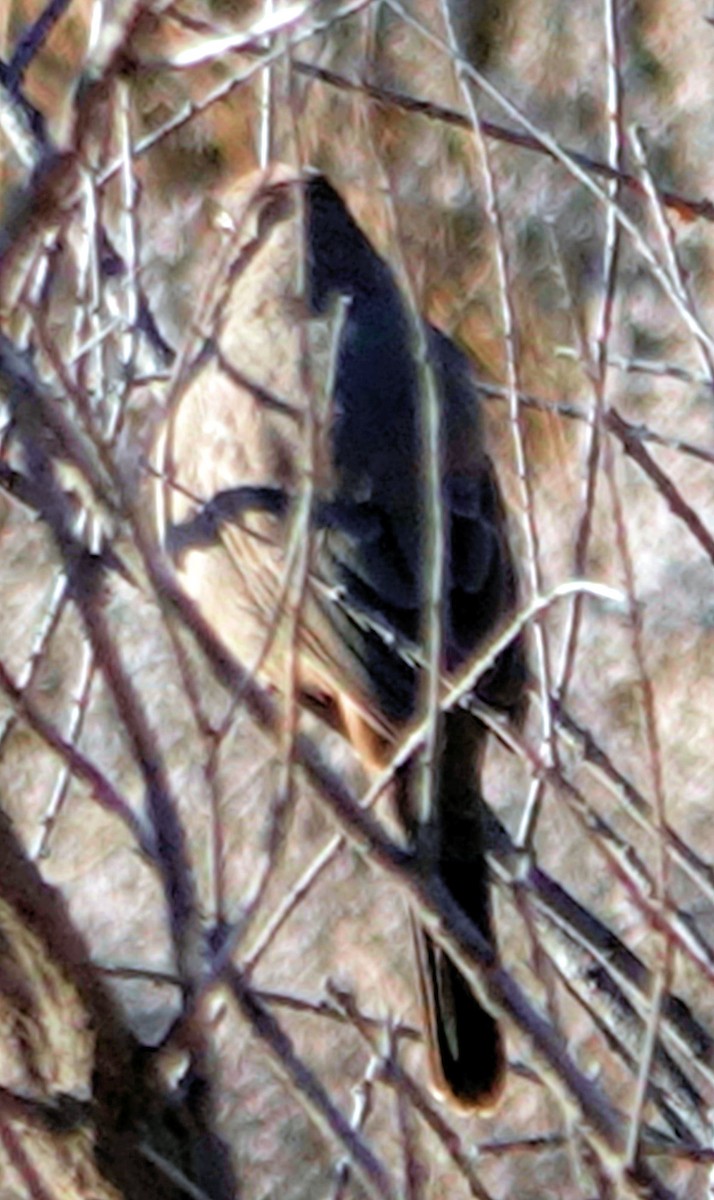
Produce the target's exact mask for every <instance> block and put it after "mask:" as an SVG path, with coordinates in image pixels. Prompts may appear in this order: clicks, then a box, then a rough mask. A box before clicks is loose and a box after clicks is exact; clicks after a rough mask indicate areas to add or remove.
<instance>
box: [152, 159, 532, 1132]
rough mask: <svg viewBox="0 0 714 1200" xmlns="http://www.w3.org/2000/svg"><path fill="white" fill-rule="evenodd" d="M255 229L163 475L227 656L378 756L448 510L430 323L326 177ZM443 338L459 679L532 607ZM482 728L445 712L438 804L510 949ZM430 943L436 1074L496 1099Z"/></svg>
mask: <svg viewBox="0 0 714 1200" xmlns="http://www.w3.org/2000/svg"><path fill="white" fill-rule="evenodd" d="M239 227H240V233H239V235H238V237H237V244H236V246H235V247H234V248H233V249H232V250H231V252H230V254H229V256H228V260H227V263H226V272H225V275H224V278H226V279H228V280H229V282H228V284H227V285H226V287H225V292H224V294H222V295H220V296H219V297H217V300H216V325H217V333H216V347H217V348H216V350H215V353H214V354H213V356H212V357H211V359H210V361H209V362H208V364H207V365H206V366H204V367H203V368H202V369H201V370H200V371H199V372H198V373H197V374H196V375H195V376H194V378H193V379H192V381H191V383H190V385H189V386H188V388H187V389H186V390H185V392H184V393H183V394H182V395H181V397H180V398H179V401H178V403H177V405H176V407H175V410H174V413H173V414H172V417H171V419H170V420H169V422H168V424H167V431H166V442H165V447H166V453H165V473H166V477H167V479H168V480H170V481H172V482H174V481H175V482H176V483H178V484H180V489H181V490H178V489H172V488H167V489H166V491H167V503H168V512H167V513H166V514H165V519H166V528H167V530H168V531H169V539H168V540H169V546H170V548H171V549H172V551H173V552H174V553H175V556H176V560H177V563H178V565H179V569H180V573H181V577H182V580H183V582H184V585H185V587H186V588H187V590H188V591H189V593H190V594H191V595H192V596H193V598H194V599H195V600H196V602H197V603H198V605H199V606H200V608H201V609H202V611H203V612H204V614H205V615H206V617H207V618H208V619H209V620H210V621H211V623H212V624H213V625H214V627H215V628H216V630H217V631H218V632H219V634H220V636H221V637H222V639H223V640H224V641H225V643H226V645H227V646H228V647H229V648H230V650H231V651H232V652H234V653H235V654H236V655H237V656H238V657H239V658H240V659H241V661H242V662H244V663H245V664H246V665H247V666H249V667H251V668H253V669H255V670H256V671H257V672H259V673H260V674H261V675H262V676H263V677H265V678H267V679H268V680H269V681H270V682H271V683H273V684H274V685H276V686H278V687H279V688H281V689H283V690H284V689H286V688H288V687H290V686H291V685H292V684H294V683H295V682H296V683H297V687H298V689H299V692H300V695H301V698H302V700H303V701H304V702H305V703H306V704H308V705H310V706H311V707H312V708H313V709H314V708H318V709H319V710H320V711H321V712H322V713H323V714H324V715H325V716H327V717H328V718H329V719H330V720H331V722H332V723H333V724H334V725H336V726H337V727H338V728H340V729H341V731H342V732H343V733H344V734H345V736H346V737H348V738H349V740H350V741H351V742H352V744H353V746H354V747H355V749H356V750H357V752H358V754H359V755H360V756H361V758H362V760H363V762H364V763H365V765H366V766H368V767H369V768H374V767H375V766H381V765H384V764H385V763H386V762H387V761H388V760H389V759H390V757H391V755H392V754H393V752H394V749H395V744H396V743H397V742H398V741H399V739H400V737H401V736H402V734H403V733H404V730H405V728H406V727H407V726H408V725H409V724H410V722H412V721H413V720H414V719H415V717H417V716H418V712H419V703H420V697H421V691H422V682H423V681H422V679H421V672H420V670H419V667H418V663H419V662H420V661H421V657H422V646H423V637H424V610H425V598H426V595H427V581H426V579H425V565H424V564H425V545H426V541H425V539H426V530H427V521H428V517H427V500H426V492H425V483H424V479H425V473H424V449H423V447H424V438H423V433H422V416H421V408H420V400H419V384H418V373H417V367H416V365H415V361H414V353H413V342H414V337H413V329H412V326H411V325H410V321H409V318H408V316H407V310H406V308H405V304H404V301H403V299H402V296H401V294H400V291H399V289H398V287H397V284H396V282H395V280H394V277H393V275H392V273H391V271H390V269H389V267H388V266H387V264H386V263H385V262H384V260H383V259H382V258H381V257H380V256H379V255H378V254H377V253H376V252H375V251H374V250H373V248H372V247H371V245H370V244H369V242H368V241H367V239H366V238H365V236H364V235H363V234H362V232H361V231H360V229H359V228H358V226H357V225H356V223H355V222H354V220H353V219H352V217H351V216H350V214H349V213H348V211H347V209H346V207H345V205H344V204H343V202H342V200H341V199H340V197H339V196H338V194H337V193H336V192H335V190H334V189H333V188H332V187H331V186H330V184H329V183H328V182H327V181H326V180H325V179H324V178H322V177H319V176H318V177H311V178H309V179H308V180H306V181H305V180H303V181H301V182H297V181H295V180H293V181H292V182H283V183H280V184H274V183H273V184H272V185H269V186H264V187H263V188H262V189H258V190H257V191H256V192H255V193H254V195H253V197H252V199H251V201H250V202H249V203H248V204H247V206H246V208H245V213H244V217H243V218H242V219H241V221H240V222H239ZM424 331H425V336H426V341H427V346H428V354H429V359H430V362H431V367H432V369H433V373H434V378H435V381H436V384H437V391H438V396H439V406H440V407H439V422H440V443H441V444H440V464H439V466H440V472H441V481H442V489H441V498H442V507H443V514H444V520H443V530H442V531H441V533H442V537H443V550H444V572H443V578H444V587H443V596H442V614H443V617H442V619H443V628H442V659H443V663H442V666H443V673H444V675H445V677H446V678H448V677H449V675H451V674H453V672H455V671H456V670H457V669H458V668H460V667H462V666H463V665H464V664H465V663H467V662H468V660H469V658H470V657H473V656H474V655H475V654H476V653H477V652H478V649H479V647H480V646H481V645H482V643H483V641H484V639H485V638H486V637H487V636H488V635H489V634H490V633H491V632H492V631H493V630H494V628H495V626H497V625H498V624H499V623H501V622H502V621H503V620H504V619H505V618H506V617H507V615H508V614H509V613H510V612H511V611H512V610H513V608H514V605H515V603H516V579H515V573H514V570H513V565H512V561H511V558H510V555H509V550H508V544H507V540H506V522H505V517H504V512H503V505H502V501H501V497H500V494H499V490H498V485H497V482H496V478H495V475H494V471H493V467H492V465H491V462H490V460H489V458H488V457H487V455H486V453H485V450H484V446H483V436H482V427H481V419H480V414H479V397H478V392H477V389H476V386H475V384H474V382H473V379H472V377H471V373H470V369H469V364H468V361H467V359H466V358H465V357H464V355H463V354H462V353H461V352H460V351H459V350H458V349H457V348H456V347H455V345H454V344H453V343H452V342H451V341H450V340H449V339H448V338H447V337H445V336H444V335H443V334H441V333H439V332H438V331H437V330H436V329H434V328H433V327H431V326H429V325H427V324H425V325H424ZM309 531H311V532H312V535H313V536H312V538H311V539H309V538H308V537H307V533H308V532H309ZM308 544H311V546H312V549H311V552H310V555H309V557H308V559H307V560H306V558H305V547H306V546H307V545H308ZM296 603H297V604H298V609H297V611H298V613H299V616H298V619H297V628H296V627H295V612H296ZM291 645H293V646H294V648H295V655H294V657H291V656H289V655H288V654H287V651H288V648H289V647H290V646H291ZM290 663H294V664H295V669H294V671H293V673H292V675H290V676H289V671H291V670H292V668H291V667H290V665H289V664H290ZM524 674H525V672H524V662H523V649H522V645H521V644H520V642H519V641H516V642H514V643H512V644H511V646H510V647H509V648H508V649H507V650H506V651H504V652H503V653H502V655H501V656H500V658H499V659H498V661H497V662H496V664H495V665H494V666H493V667H492V668H491V670H490V671H489V672H488V674H487V675H486V676H484V677H483V678H482V679H481V680H480V682H479V684H478V687H477V689H476V690H477V694H478V696H479V697H480V698H481V699H483V700H485V701H487V702H488V703H489V704H491V705H494V706H496V707H498V708H500V709H502V710H504V711H506V712H510V713H511V714H514V715H516V714H517V713H518V711H519V710H520V708H521V705H522V696H523V682H524ZM485 738H486V731H485V728H484V726H483V725H482V724H481V723H480V722H479V721H478V720H476V718H474V717H473V716H472V715H471V714H470V713H468V712H467V711H466V710H464V709H458V710H456V711H452V712H449V713H447V714H444V715H442V717H441V723H440V729H439V738H438V765H437V771H436V780H435V787H434V812H433V815H432V818H431V820H432V824H433V830H432V835H433V842H434V845H435V846H436V852H435V859H436V863H435V866H436V869H438V870H439V871H440V872H441V875H442V878H443V880H444V882H445V883H446V885H447V886H448V888H449V890H450V891H451V893H452V895H453V897H454V899H455V900H456V901H457V902H458V904H459V905H460V906H461V907H462V908H463V910H464V912H465V913H466V914H467V915H468V916H469V917H470V918H471V920H472V921H473V922H474V923H475V924H476V925H477V927H478V929H479V930H480V932H481V933H482V934H483V936H484V937H486V938H487V939H488V940H489V941H493V938H494V934H493V929H492V922H491V910H490V902H489V889H488V882H487V873H486V863H485V857H484V831H483V811H484V809H483V801H482V799H481V795H480V790H479V774H480V769H481V764H482V759H483V751H484V743H485ZM414 778H415V768H414V766H413V764H407V766H406V767H404V768H402V770H401V771H400V773H399V777H398V780H397V789H396V790H397V804H398V808H399V812H400V815H401V817H402V820H403V822H404V824H405V826H406V828H407V829H408V831H409V832H410V834H411V835H412V836H413V837H416V835H417V833H418V829H417V815H416V808H415V801H414V791H415V788H414ZM418 942H419V947H418V949H419V955H418V957H419V962H420V976H421V979H422V985H423V991H424V1002H425V1007H426V1010H427V1023H428V1030H427V1036H428V1041H429V1049H430V1061H431V1065H432V1072H433V1075H434V1079H435V1084H436V1086H437V1088H438V1089H439V1090H440V1092H441V1093H442V1094H444V1093H445V1094H446V1095H447V1096H448V1097H449V1098H450V1099H451V1100H452V1101H453V1102H454V1103H455V1104H457V1105H458V1106H460V1107H462V1108H465V1109H477V1108H484V1107H487V1106H488V1105H490V1104H491V1103H492V1102H493V1100H494V1099H495V1097H496V1095H497V1094H498V1092H499V1089H500V1086H501V1082H502V1076H503V1050H502V1043H501V1038H500V1034H499V1030H498V1027H497V1025H496V1022H495V1021H494V1019H493V1017H492V1016H491V1015H490V1013H488V1012H487V1011H485V1010H484V1008H483V1007H482V1006H481V1004H480V1003H479V1001H478V1000H477V999H476V998H475V996H474V995H473V992H472V990H471V988H470V987H469V985H468V984H467V983H466V981H465V980H464V978H463V976H462V975H461V974H460V972H459V971H458V970H457V969H456V967H454V966H453V964H452V963H451V961H450V960H449V958H448V957H447V956H446V955H445V954H444V953H443V952H442V951H441V950H440V949H439V947H437V946H436V945H435V944H434V942H433V941H432V940H431V939H430V938H429V937H428V936H427V935H426V934H425V933H424V932H423V931H421V930H420V931H419V932H418Z"/></svg>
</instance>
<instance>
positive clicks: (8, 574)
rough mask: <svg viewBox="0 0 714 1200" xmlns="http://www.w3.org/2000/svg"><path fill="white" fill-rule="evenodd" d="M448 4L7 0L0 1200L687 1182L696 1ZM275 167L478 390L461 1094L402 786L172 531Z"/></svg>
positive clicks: (696, 476) (706, 210)
mask: <svg viewBox="0 0 714 1200" xmlns="http://www.w3.org/2000/svg"><path fill="white" fill-rule="evenodd" d="M445 2H446V0H409V4H408V6H407V5H405V6H404V7H403V6H402V3H401V0H382V2H379V0H361V2H360V0H354V2H352V3H349V2H346V3H344V4H342V3H337V2H335V0H323V2H322V3H313V2H311V0H307V2H306V3H298V4H295V5H289V6H288V5H284V4H282V3H281V4H276V5H275V6H272V5H266V9H265V11H262V10H260V9H259V8H258V7H257V6H255V7H254V6H250V5H246V4H241V3H240V2H239V0H176V2H175V3H173V4H171V3H166V2H164V0H104V3H102V0H52V2H51V3H48V4H47V5H44V4H43V3H41V2H40V0H5V3H4V4H1V5H0V60H1V62H0V172H1V173H0V188H1V189H2V201H3V219H4V224H3V228H2V234H1V237H0V386H1V388H2V393H3V426H2V431H1V432H0V448H1V451H2V453H1V455H0V803H1V805H2V810H3V817H2V821H3V823H2V825H1V826H0V833H1V835H2V841H0V1198H1V1200H20V1197H22V1198H23V1200H24V1198H31V1200H38V1198H42V1200H44V1198H52V1200H56V1198H57V1197H59V1196H70V1197H90V1196H91V1197H105V1196H106V1197H115V1196H125V1197H131V1198H132V1200H133V1198H134V1197H137V1198H138V1197H143V1196H152V1197H153V1196H163V1195H166V1196H170V1197H172V1198H173V1197H181V1196H186V1197H211V1198H218V1197H220V1198H221V1200H223V1198H226V1200H227V1198H228V1197H232V1196H236V1197H238V1196H240V1197H242V1198H245V1200H253V1198H255V1200H258V1198H259V1197H267V1196H280V1197H282V1198H283V1200H307V1197H310V1198H311V1200H312V1198H317V1197H325V1198H328V1197H329V1198H331V1200H338V1198H341V1200H342V1198H344V1200H347V1198H348V1197H355V1198H356V1197H361V1196H363V1195H372V1196H379V1197H382V1196H384V1197H391V1196H394V1197H396V1196H402V1195H403V1196H405V1197H407V1198H408V1200H436V1198H438V1197H444V1198H446V1197H448V1198H451V1197H460V1196H467V1195H473V1196H476V1197H489V1198H492V1200H506V1198H514V1200H515V1198H516V1197H517V1198H518V1200H536V1198H541V1197H544V1196H552V1197H559V1198H561V1197H562V1198H563V1200H580V1198H582V1200H590V1198H591V1197H594V1196H602V1197H610V1196H612V1197H615V1196H617V1197H628V1196H635V1195H637V1196H641V1195H646V1196H652V1197H660V1196H661V1197H664V1196H672V1197H685V1196H686V1197H688V1198H691V1200H696V1198H697V1197H705V1196H706V1195H707V1186H708V1182H709V1175H710V1165H709V1164H710V1162H711V1161H712V1159H713V1158H714V1141H713V1139H712V1131H711V1125H710V1122H709V1115H708V1114H709V1108H710V1106H711V1105H712V1102H713V1101H714V1002H713V1001H712V994H713V989H712V979H713V977H714V923H713V921H712V916H713V914H714V874H713V872H712V868H711V866H710V864H711V861H712V857H713V856H714V833H713V832H712V829H713V823H712V819H711V815H710V810H711V795H710V784H711V779H712V767H711V762H710V747H711V730H712V722H713V720H714V717H713V714H714V588H713V586H712V584H713V583H714V574H713V564H714V475H712V470H713V466H714V449H713V447H714V440H713V439H712V428H713V426H714V421H713V415H714V412H713V405H712V395H713V386H714V294H713V292H712V286H711V278H710V269H711V254H712V246H713V245H714V235H713V234H712V229H713V228H714V227H713V226H712V220H713V219H714V205H709V204H708V203H707V202H706V197H707V196H712V197H714V153H713V149H714V119H713V118H714V88H713V86H712V81H713V80H714V27H712V25H711V24H710V23H708V20H707V17H708V12H707V10H706V8H705V6H704V5H701V4H696V3H691V2H689V0H688V2H686V3H682V2H681V0H650V2H649V3H642V2H634V3H627V4H625V3H623V2H621V0H602V3H599V2H598V0H588V2H587V3H585V2H584V0H580V2H579V3H575V4H573V3H564V2H563V0H528V2H527V3H526V0H508V2H506V3H503V4H496V3H495V2H493V0H485V3H483V4H481V3H467V0H455V2H454V7H453V10H452V12H451V14H450V16H451V25H450V26H449V23H448V17H449V14H448V13H447V11H446V9H445V7H443V5H444V4H445ZM440 5H441V6H440ZM273 7H274V8H275V11H273ZM414 101H418V102H419V104H418V105H415V104H414ZM266 156H267V160H269V161H273V160H282V161H287V162H289V163H291V164H292V165H294V166H300V165H302V164H312V165H315V166H318V167H320V168H321V169H322V170H324V171H326V172H327V173H328V174H329V176H330V177H331V179H332V180H333V181H334V182H335V184H336V185H337V186H338V188H339V189H340V190H341V191H342V193H343V194H344V195H345V196H346V198H347V200H348V202H349V204H350V206H351V207H352V209H353V211H354V212H355V214H356V215H357V217H358V219H359V220H360V221H361V222H362V224H363V226H364V228H365V229H367V230H368V231H369V234H370V237H371V238H372V239H373V240H374V242H375V243H376V244H377V245H378V246H379V247H380V249H381V250H382V251H383V252H384V253H385V254H386V255H387V256H388V257H389V258H390V261H396V259H397V258H399V257H401V258H402V260H403V261H404V263H405V264H406V267H407V269H408V271H409V273H410V276H411V280H412V284H413V287H414V289H415V292H416V295H417V296H418V302H419V306H420V307H421V309H422V310H423V311H424V312H427V313H428V314H429V315H430V317H431V319H432V320H434V321H435V322H436V323H437V324H438V325H440V326H441V327H442V328H444V329H447V330H449V331H451V332H452V333H453V334H454V336H455V337H456V338H457V339H458V340H459V341H460V342H461V344H462V345H464V346H466V347H467V348H468V349H469V350H470V352H471V353H472V355H473V358H474V362H475V364H476V370H477V372H478V374H479V378H480V379H481V380H482V381H483V385H484V389H485V395H486V405H485V406H486V409H487V420H488V426H489V436H490V444H491V449H492V453H493V456H494V458H495V460H496V462H497V466H498V471H499V476H500V479H501V481H502V485H503V488H504V491H505V493H506V495H507V497H508V502H509V514H510V524H511V531H512V537H513V542H514V546H515V548H516V552H517V556H518V560H519V563H520V564H521V575H522V599H523V614H524V620H526V622H527V625H528V627H529V637H530V643H529V655H530V662H531V667H532V671H533V680H534V682H533V685H532V698H531V703H530V714H529V719H528V722H527V725H526V728H525V730H524V731H522V732H521V733H519V734H510V735H505V736H506V740H510V742H511V745H510V749H506V748H505V747H504V746H503V745H499V743H498V742H497V740H496V739H495V738H494V739H492V740H493V745H492V747H491V750H490V754H489V761H488V765H487V778H486V796H487V799H488V801H489V803H490V804H491V805H492V806H493V810H494V813H495V814H496V816H497V822H495V823H494V845H493V857H492V868H493V876H494V888H495V892H496V906H497V913H496V915H497V922H498V928H499V939H500V944H501V948H502V964H501V967H500V968H499V969H496V970H494V971H492V972H491V974H490V976H489V978H490V985H489V986H490V994H491V997H492V1001H493V1003H494V1004H495V1005H496V1006H497V1007H498V1008H499V1009H500V1010H501V1011H502V1012H503V1014H504V1020H505V1021H506V1027H507V1030H508V1053H509V1063H510V1068H511V1069H510V1071H509V1078H508V1083H507V1090H506V1094H505V1096H504V1099H503V1101H502V1103H501V1104H500V1106H499V1107H498V1109H497V1110H496V1111H495V1112H494V1114H493V1115H492V1116H491V1117H489V1118H482V1119H476V1118H471V1119H466V1118H463V1117H459V1116H454V1115H452V1114H451V1113H450V1112H449V1111H448V1109H446V1108H444V1107H442V1106H440V1105H439V1103H438V1102H437V1101H436V1100H435V1099H434V1098H433V1097H432V1096H431V1095H430V1093H429V1090H428V1086H427V1083H426V1076H425V1072H424V1064H423V1055H422V1050H421V1046H420V1034H419V1014H418V1011H417V1005H416V1003H415V994H416V993H415V987H414V979H413V964H412V962H411V944H410V938H409V927H408V921H407V918H406V899H407V897H408V896H409V895H411V898H412V900H415V899H416V900H418V902H419V903H420V904H421V905H422V907H423V908H424V910H425V911H430V912H431V913H432V916H434V917H437V916H438V915H439V913H438V899H437V900H435V899H434V896H433V894H432V893H431V892H430V891H429V888H428V887H426V888H425V887H424V886H422V881H420V880H419V879H418V877H417V876H416V875H415V873H414V872H413V871H410V870H409V869H408V866H407V867H403V866H401V865H400V862H401V860H399V859H398V855H396V853H395V852H394V845H395V843H394V841H393V840H392V839H394V838H395V837H396V836H397V835H396V833H395V830H394V828H393V825H392V823H391V817H390V811H389V806H388V803H386V802H384V801H380V803H379V804H378V805H377V807H376V809H375V818H376V822H377V823H374V824H373V823H370V821H369V819H368V818H367V817H365V816H364V814H363V813H362V812H361V810H360V807H359V800H360V798H361V796H362V795H363V794H364V791H365V781H364V779H363V778H362V777H361V775H360V773H359V771H358V770H357V767H356V764H355V763H354V762H353V761H352V759H351V758H350V755H349V751H348V750H347V748H346V747H345V746H344V745H343V744H342V743H341V741H340V739H339V738H338V737H337V735H336V734H332V733H329V734H326V733H325V731H324V729H322V728H321V727H320V726H319V724H317V723H313V724H311V725H310V726H308V729H307V736H302V735H301V736H297V735H296V736H293V734H291V732H290V731H289V730H287V731H286V729H285V727H284V724H283V722H282V721H281V716H280V712H279V711H278V710H277V709H276V705H275V701H274V698H273V697H272V696H271V695H270V694H268V693H265V692H264V691H263V690H261V687H260V686H259V683H257V682H256V681H255V680H251V679H249V678H247V677H246V676H245V675H244V673H243V672H242V670H241V664H236V663H233V662H229V661H227V659H226V655H225V653H224V652H223V651H222V650H221V647H220V646H219V645H218V644H217V643H216V642H215V640H214V639H213V638H212V636H211V633H210V631H209V630H207V629H205V628H204V627H203V626H202V625H201V623H200V621H199V620H198V618H197V616H196V614H195V613H194V612H193V611H192V610H191V607H190V606H189V605H188V604H187V603H186V602H185V601H184V599H183V597H182V595H181V593H180V592H179V591H178V589H177V588H176V586H175V583H174V579H173V575H172V571H171V568H170V564H169V563H168V562H167V561H166V560H165V559H164V557H163V555H162V553H161V551H160V549H159V547H158V545H157V540H156V536H155V524H154V520H153V516H152V478H151V467H150V461H151V454H152V446H153V444H154V440H155V435H156V430H157V427H158V424H159V423H160V421H161V418H162V416H163V415H164V414H165V413H166V412H167V410H168V409H169V408H170V406H171V405H172V403H175V399H176V397H177V396H178V395H179V394H180V392H181V389H182V388H183V387H185V385H186V380H187V378H188V377H189V375H190V365H191V361H192V356H193V355H195V354H196V352H197V349H198V348H199V346H200V339H201V336H204V337H205V335H206V334H207V333H208V332H209V331H208V330H206V328H205V326H206V313H208V312H209V311H210V300H211V289H212V288H213V289H215V287H216V286H218V282H219V280H218V279H217V275H216V269H217V265H218V264H219V262H220V260H221V250H222V247H224V245H225V239H226V237H227V236H229V235H228V233H227V232H226V231H227V229H228V225H227V221H226V217H225V214H226V212H230V211H231V210H232V206H234V205H235V203H236V195H237V190H236V188H237V184H238V183H239V181H240V179H241V177H243V176H244V175H245V173H246V172H247V171H248V170H252V169H253V168H254V167H255V166H256V165H258V164H259V163H260V162H261V161H263V162H264V161H266ZM90 548H91V550H92V551H93V552H94V553H93V554H91V555H90V553H89V552H88V551H89V549H90ZM574 581H575V582H574ZM569 584H570V585H573V586H571V587H565V586H564V585H569ZM595 585H602V586H600V588H599V590H598V587H597V586H595ZM278 917H280V921H278ZM442 932H443V935H444V937H445V939H446V940H447V941H448V942H449V944H450V945H451V946H452V947H453V948H455V949H460V952H461V954H462V956H463V957H464V961H468V960H469V947H468V937H467V936H466V937H464V934H463V930H460V929H459V927H458V925H455V924H454V922H453V921H452V920H449V919H448V914H446V915H445V917H444V919H443V922H442ZM471 961H472V963H473V961H474V958H473V955H472V956H471ZM472 969H477V968H472Z"/></svg>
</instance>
